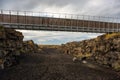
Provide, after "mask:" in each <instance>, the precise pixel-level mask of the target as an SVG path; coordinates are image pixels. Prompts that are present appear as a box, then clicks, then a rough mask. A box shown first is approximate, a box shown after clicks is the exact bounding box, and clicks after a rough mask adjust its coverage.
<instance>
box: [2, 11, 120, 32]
mask: <svg viewBox="0 0 120 80" xmlns="http://www.w3.org/2000/svg"><path fill="white" fill-rule="evenodd" d="M0 25H3V26H5V27H8V28H13V29H22V30H47V31H69V32H92V33H111V32H120V18H117V17H104V16H89V15H74V14H59V13H47V12H30V11H15V10H0Z"/></svg>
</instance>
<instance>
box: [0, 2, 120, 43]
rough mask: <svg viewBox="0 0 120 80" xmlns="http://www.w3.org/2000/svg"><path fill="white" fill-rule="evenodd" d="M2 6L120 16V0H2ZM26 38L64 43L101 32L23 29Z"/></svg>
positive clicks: (13, 8) (0, 5)
mask: <svg viewBox="0 0 120 80" xmlns="http://www.w3.org/2000/svg"><path fill="white" fill-rule="evenodd" d="M0 8H1V9H6V10H23V11H25V10H27V11H37V12H53V13H69V14H80V15H93V16H94V15H95V16H118V17H120V0H0ZM22 32H23V34H24V36H25V38H24V40H29V39H33V40H34V41H35V42H36V43H39V44H62V43H66V42H68V41H80V40H83V39H89V38H93V37H96V36H98V35H101V34H96V33H94V34H90V33H89V34H88V33H70V32H46V31H23V30H22Z"/></svg>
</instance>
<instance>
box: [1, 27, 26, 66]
mask: <svg viewBox="0 0 120 80" xmlns="http://www.w3.org/2000/svg"><path fill="white" fill-rule="evenodd" d="M23 38H24V36H23V35H22V33H21V32H18V31H15V30H13V29H7V28H4V27H2V26H0V65H1V67H2V68H4V67H5V66H6V67H9V66H12V65H13V63H16V59H17V56H19V55H20V53H21V48H22V46H23Z"/></svg>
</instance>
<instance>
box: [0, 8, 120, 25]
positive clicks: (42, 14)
mask: <svg viewBox="0 0 120 80" xmlns="http://www.w3.org/2000/svg"><path fill="white" fill-rule="evenodd" d="M0 14H7V15H20V16H34V17H49V18H64V19H76V20H90V21H101V22H113V23H120V18H119V17H109V16H108V17H105V16H90V15H78V14H67V13H50V12H32V11H18V10H0Z"/></svg>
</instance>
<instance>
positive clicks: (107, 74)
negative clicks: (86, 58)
mask: <svg viewBox="0 0 120 80" xmlns="http://www.w3.org/2000/svg"><path fill="white" fill-rule="evenodd" d="M21 58H22V60H21V63H20V65H17V66H14V67H12V68H10V69H6V70H4V71H3V70H0V80H120V77H119V76H118V75H117V74H116V73H115V72H114V71H111V70H109V69H106V68H103V67H100V66H98V65H95V64H92V63H90V62H88V63H86V64H83V63H81V62H73V61H72V57H71V56H69V55H65V54H60V53H56V52H55V51H48V52H47V53H46V54H29V55H28V54H27V55H23V56H22V57H21Z"/></svg>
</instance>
